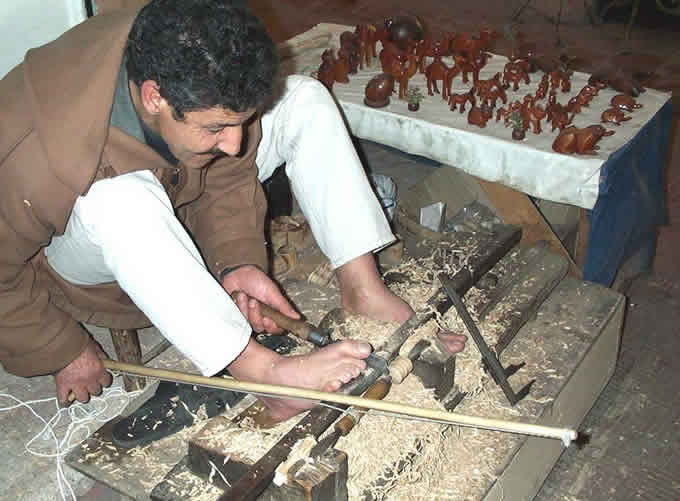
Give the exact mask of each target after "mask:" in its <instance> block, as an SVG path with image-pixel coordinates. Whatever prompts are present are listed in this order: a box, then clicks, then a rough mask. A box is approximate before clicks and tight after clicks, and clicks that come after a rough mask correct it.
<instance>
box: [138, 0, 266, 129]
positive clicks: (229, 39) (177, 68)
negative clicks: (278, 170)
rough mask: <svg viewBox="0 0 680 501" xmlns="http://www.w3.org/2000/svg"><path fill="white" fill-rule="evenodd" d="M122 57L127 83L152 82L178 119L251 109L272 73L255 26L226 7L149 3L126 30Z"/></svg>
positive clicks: (240, 11) (214, 0) (197, 1)
mask: <svg viewBox="0 0 680 501" xmlns="http://www.w3.org/2000/svg"><path fill="white" fill-rule="evenodd" d="M125 56H126V58H127V63H126V67H127V71H128V77H129V78H130V79H131V80H132V81H133V82H135V83H136V84H137V85H141V84H142V83H143V82H144V81H146V80H153V81H155V82H156V83H157V84H158V86H159V89H160V94H161V96H163V98H164V99H165V100H166V101H167V102H168V103H169V104H170V105H171V106H172V107H173V110H174V115H175V118H177V119H178V120H183V119H184V113H185V112H188V111H197V110H206V109H210V108H214V107H221V108H224V109H227V110H231V111H234V112H243V111H246V110H248V109H250V108H255V107H258V106H260V105H262V104H264V103H265V102H266V100H267V98H268V97H269V96H270V95H271V94H272V92H273V89H274V82H275V79H276V74H277V71H278V54H277V51H276V46H275V45H274V43H273V42H272V39H271V37H270V36H269V34H268V33H267V31H266V29H265V27H264V25H263V24H262V22H261V21H260V20H259V19H258V18H257V17H256V16H255V15H253V14H252V13H251V12H250V11H248V10H247V9H245V8H242V7H237V6H234V5H231V2H229V0H152V1H151V2H150V3H149V4H147V5H146V6H145V7H144V8H143V9H142V10H141V11H140V12H139V14H138V15H137V18H136V19H135V21H134V23H133V25H132V29H131V30H130V34H129V36H128V42H127V46H126V49H125Z"/></svg>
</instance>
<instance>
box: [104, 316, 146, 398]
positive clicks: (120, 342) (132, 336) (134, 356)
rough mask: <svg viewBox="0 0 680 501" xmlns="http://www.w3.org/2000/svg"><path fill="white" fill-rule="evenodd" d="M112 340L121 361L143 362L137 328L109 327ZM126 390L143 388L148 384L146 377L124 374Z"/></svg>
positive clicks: (137, 363) (138, 363) (130, 362)
mask: <svg viewBox="0 0 680 501" xmlns="http://www.w3.org/2000/svg"><path fill="white" fill-rule="evenodd" d="M109 331H110V332H111V341H113V347H114V349H115V350H116V357H117V358H118V361H119V362H125V363H129V364H136V365H141V364H142V348H141V346H140V345H139V334H137V331H136V330H135V329H109ZM123 385H124V386H125V391H136V390H141V389H142V388H144V387H145V386H146V379H144V378H140V377H134V376H128V375H124V376H123Z"/></svg>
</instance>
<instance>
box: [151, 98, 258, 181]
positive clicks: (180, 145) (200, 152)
mask: <svg viewBox="0 0 680 501" xmlns="http://www.w3.org/2000/svg"><path fill="white" fill-rule="evenodd" d="M254 114H255V111H254V110H248V111H245V112H241V113H237V112H233V111H229V110H225V109H223V108H211V109H209V110H202V111H191V112H187V113H185V114H184V119H183V120H176V119H175V117H174V115H173V112H172V108H171V107H170V106H169V105H168V104H167V102H165V106H164V107H162V108H161V111H160V114H159V117H158V122H157V123H158V132H159V133H160V135H161V137H162V138H163V139H164V140H165V142H166V143H167V144H168V147H169V148H170V152H171V153H172V154H173V155H175V157H176V158H177V159H178V160H179V161H180V162H182V163H183V164H184V165H185V166H187V167H189V168H201V167H205V166H206V165H207V164H208V163H210V162H212V161H213V160H215V159H216V158H219V157H222V156H224V155H229V156H235V155H238V154H239V152H240V151H241V149H242V143H243V142H244V141H243V140H244V133H243V131H244V127H247V124H248V123H249V121H250V120H251V119H252V117H253V115H254Z"/></svg>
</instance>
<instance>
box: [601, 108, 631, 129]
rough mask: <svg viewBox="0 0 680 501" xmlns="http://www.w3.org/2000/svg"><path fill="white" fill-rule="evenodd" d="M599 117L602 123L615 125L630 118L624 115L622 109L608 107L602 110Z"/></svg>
mask: <svg viewBox="0 0 680 501" xmlns="http://www.w3.org/2000/svg"><path fill="white" fill-rule="evenodd" d="M600 118H601V120H602V123H612V124H616V125H621V122H625V121H627V120H630V117H627V116H625V114H624V113H623V110H621V109H619V108H608V109H606V110H604V111H603V112H602V116H601V117H600Z"/></svg>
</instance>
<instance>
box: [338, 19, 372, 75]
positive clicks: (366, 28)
mask: <svg viewBox="0 0 680 501" xmlns="http://www.w3.org/2000/svg"><path fill="white" fill-rule="evenodd" d="M354 34H355V35H356V40H357V45H358V47H359V69H362V70H363V69H364V65H366V66H371V65H372V64H373V58H374V57H375V42H376V41H375V27H374V26H371V25H369V24H365V23H364V24H358V25H357V26H356V28H355V29H354ZM341 42H342V41H341Z"/></svg>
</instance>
